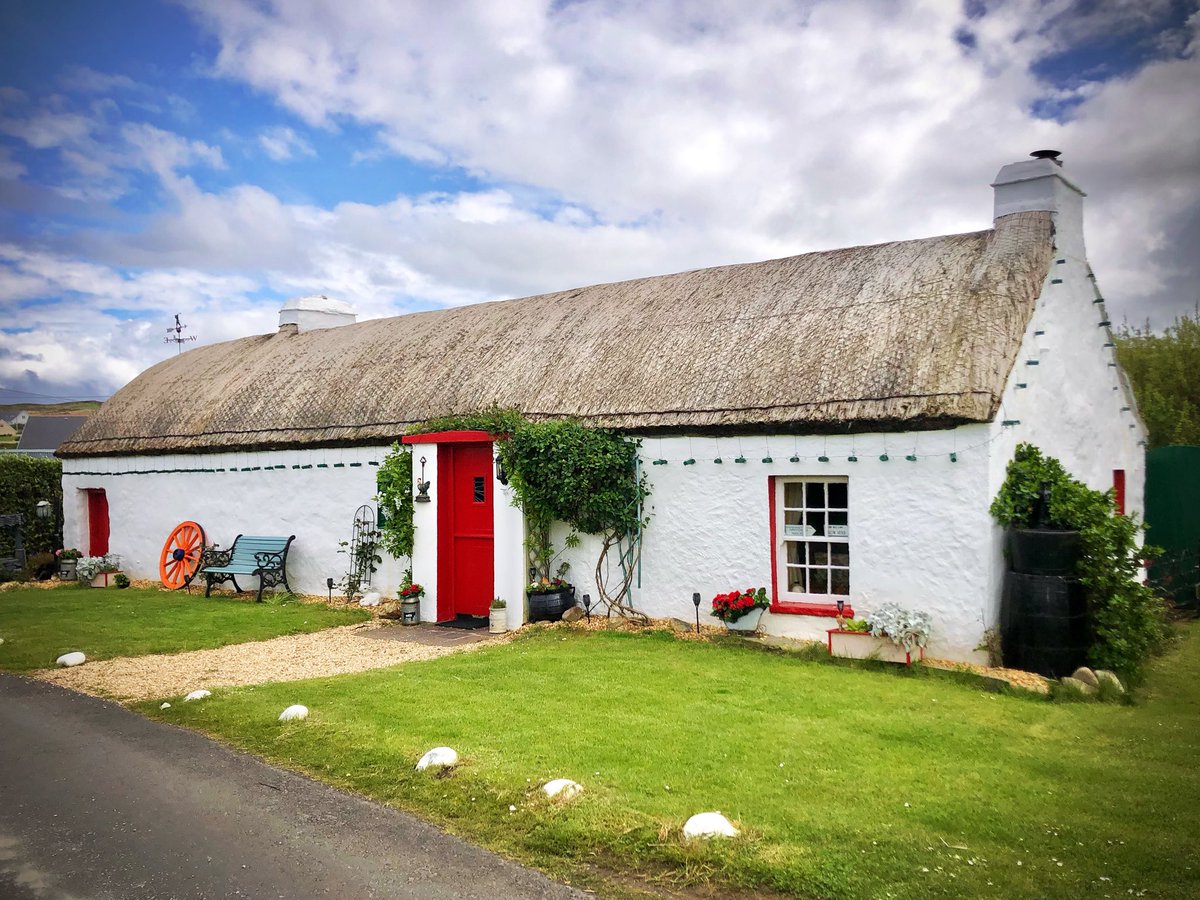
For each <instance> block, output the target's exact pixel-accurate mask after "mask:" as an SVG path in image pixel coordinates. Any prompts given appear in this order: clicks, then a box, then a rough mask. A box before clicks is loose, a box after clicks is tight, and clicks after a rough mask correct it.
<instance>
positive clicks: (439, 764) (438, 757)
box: [417, 747, 458, 772]
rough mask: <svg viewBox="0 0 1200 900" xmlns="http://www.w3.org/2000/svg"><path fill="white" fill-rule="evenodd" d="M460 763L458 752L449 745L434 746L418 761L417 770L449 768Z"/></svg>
mask: <svg viewBox="0 0 1200 900" xmlns="http://www.w3.org/2000/svg"><path fill="white" fill-rule="evenodd" d="M456 765H458V754H457V753H456V752H455V751H454V750H452V749H451V748H449V747H434V748H433V749H432V750H430V751H429V752H428V753H426V754H425V755H424V756H422V757H421V758H420V760H418V761H417V771H418V772H424V771H425V770H426V769H449V768H450V767H451V766H456Z"/></svg>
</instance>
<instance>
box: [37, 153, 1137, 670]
mask: <svg viewBox="0 0 1200 900" xmlns="http://www.w3.org/2000/svg"><path fill="white" fill-rule="evenodd" d="M993 188H994V192H995V193H994V221H993V223H992V225H991V227H989V228H988V229H987V230H984V231H978V232H974V233H971V234H958V235H950V236H944V237H934V238H928V239H923V240H909V241H899V242H894V243H888V244H880V245H876V246H865V247H852V248H848V249H844V250H833V251H827V252H820V253H808V254H804V255H801V256H794V257H790V258H785V259H777V260H770V261H766V262H757V263H749V264H746V265H735V266H722V267H718V268H711V269H702V270H698V271H693V272H684V273H680V274H675V275H665V276H660V277H654V278H643V279H637V280H634V281H626V282H621V283H616V284H603V285H594V286H591V287H585V288H580V289H576V290H571V291H565V292H562V293H556V294H547V295H542V296H537V297H528V298H525V299H521V300H511V301H505V302H497V303H484V304H479V305H475V306H467V307H458V308H452V309H444V310H437V311H432V312H423V313H415V314H412V315H406V316H399V317H395V318H390V319H380V320H373V321H367V322H363V323H360V324H344V323H345V322H346V320H347V317H348V315H349V313H348V310H347V309H344V308H342V307H341V306H337V307H336V308H335V307H329V308H326V307H324V306H323V305H322V304H320V303H315V302H313V303H309V302H307V301H300V302H298V303H290V304H288V305H287V306H285V308H284V310H283V311H282V312H281V319H280V321H281V326H280V330H279V332H278V333H275V334H266V335H259V336H255V337H249V338H244V339H241V340H236V341H231V342H228V343H224V344H217V345H213V346H207V347H201V348H199V349H196V350H193V351H191V352H188V353H184V354H182V355H181V356H178V357H172V358H170V359H168V360H166V361H164V362H162V363H160V364H159V365H157V366H155V367H154V368H152V369H150V370H149V371H147V372H145V373H143V374H142V375H140V376H139V377H138V378H136V379H135V380H134V381H133V382H131V383H130V384H129V385H127V386H126V387H125V388H123V389H122V390H121V391H120V392H119V393H117V394H116V395H115V396H114V397H113V398H112V399H111V400H109V401H108V402H107V403H105V404H104V406H103V407H102V408H101V410H100V411H99V412H98V413H97V414H95V415H94V416H92V417H91V418H90V420H89V421H88V422H87V424H85V425H84V426H83V427H82V428H81V429H80V430H79V432H78V433H76V434H75V436H74V437H73V438H72V439H71V440H70V441H68V442H67V443H66V444H65V445H64V446H63V447H62V448H61V450H60V455H61V456H62V457H63V458H64V467H63V468H64V474H63V490H64V508H65V510H66V526H65V528H66V530H65V539H66V541H67V543H68V544H72V543H74V544H77V545H79V546H81V547H83V546H86V545H87V541H88V535H89V534H92V535H95V534H104V535H105V536H107V535H108V533H109V531H110V530H111V540H112V544H113V548H112V549H113V550H115V551H116V552H119V553H120V554H121V555H122V559H123V561H124V564H125V568H126V570H127V571H128V572H129V573H130V574H131V575H134V576H137V577H153V576H155V575H156V573H157V571H158V559H159V553H160V549H161V547H162V544H163V541H164V540H165V537H166V535H167V534H168V533H169V532H170V531H171V529H172V528H173V527H174V526H175V525H176V524H177V523H179V522H180V521H182V520H194V521H197V522H199V523H201V524H202V525H203V526H204V528H205V529H206V530H207V533H208V537H209V540H210V541H212V540H216V541H219V542H220V543H221V544H222V545H223V546H228V545H229V544H230V543H231V542H232V540H233V538H234V536H235V535H237V534H239V533H242V532H245V533H250V534H284V535H287V534H295V535H296V541H295V543H294V544H293V547H292V551H291V556H290V558H289V566H288V568H289V580H290V581H291V584H292V586H293V587H294V588H296V589H297V590H300V591H303V592H307V593H314V594H316V593H321V594H323V593H324V592H325V591H326V579H327V578H328V577H336V576H338V575H340V573H341V572H344V571H345V569H346V562H345V557H344V556H339V555H338V549H339V546H338V542H339V541H340V540H344V539H346V537H347V536H348V532H349V527H350V522H351V518H352V516H353V514H354V511H355V509H356V508H357V507H358V506H359V505H360V504H363V503H369V502H370V500H371V497H372V495H373V494H374V493H375V472H374V468H373V464H377V463H378V462H379V461H380V460H381V459H382V458H383V457H384V455H385V453H386V452H387V449H388V447H389V445H390V444H391V443H392V442H393V441H394V440H397V439H399V438H400V437H401V436H402V435H404V434H405V431H406V429H407V428H409V427H410V426H411V425H413V424H414V423H420V422H424V421H428V420H430V419H433V418H437V417H442V416H448V415H456V414H466V413H471V412H477V411H479V410H481V409H485V408H487V407H489V406H491V405H493V404H496V405H499V406H505V407H515V408H517V409H519V410H521V411H522V412H524V413H525V414H526V415H527V416H530V417H534V418H537V417H542V418H545V417H568V416H569V417H575V418H578V419H580V420H582V421H583V422H585V423H588V424H592V425H598V426H604V427H609V428H615V429H619V430H621V431H623V432H625V433H627V434H629V435H631V436H635V437H639V438H641V440H642V450H641V456H642V460H643V464H644V471H645V473H646V475H647V477H648V478H649V482H650V486H651V489H652V494H651V497H650V499H649V503H648V507H647V509H646V513H647V514H648V515H649V517H650V524H649V527H648V528H647V529H646V530H645V532H644V535H643V543H642V558H641V571H640V576H639V580H638V582H637V587H636V588H635V591H634V595H633V602H634V604H635V605H636V606H637V607H638V608H640V609H642V610H644V611H645V612H646V613H648V614H650V615H652V616H677V617H680V618H688V619H690V618H691V617H692V615H693V614H694V612H693V607H692V603H691V597H692V594H693V592H699V593H700V595H701V596H702V597H703V598H704V600H705V601H707V600H708V599H709V598H711V597H712V596H713V595H714V594H716V593H718V592H723V591H728V590H731V589H734V588H744V587H748V586H757V585H767V586H768V590H769V592H770V594H771V600H772V603H771V608H770V611H769V613H768V614H767V615H766V616H765V617H764V627H765V629H766V631H768V632H770V633H773V634H777V635H787V636H796V637H808V638H818V639H823V638H824V632H825V629H826V628H828V627H830V626H831V625H832V617H833V616H834V614H835V612H836V603H837V601H839V600H841V601H843V602H844V603H845V607H846V612H847V614H851V613H853V614H855V615H862V614H864V613H867V612H870V611H872V610H873V609H875V608H877V607H878V606H879V605H880V604H882V603H884V602H886V601H895V602H897V603H900V604H901V605H903V606H906V607H909V608H916V609H922V610H925V611H927V612H928V613H930V615H931V616H932V619H933V624H934V639H933V642H932V645H931V652H932V653H933V654H934V655H937V656H942V657H950V658H956V659H964V660H968V659H979V658H980V657H979V654H977V652H976V651H975V647H976V646H977V645H978V644H979V642H980V640H981V637H982V634H983V631H984V629H985V628H987V627H988V626H990V625H993V624H995V623H996V619H997V612H998V606H999V599H1000V592H1001V582H1002V577H1003V570H1004V562H1003V555H1002V552H1001V543H1002V532H1001V530H1000V529H999V528H998V527H997V526H996V525H995V523H994V522H993V521H992V519H991V518H990V516H989V514H988V506H989V504H990V502H991V500H992V498H993V497H994V496H995V494H996V492H997V490H998V489H999V487H1000V484H1001V482H1002V480H1003V477H1004V470H1005V466H1006V464H1007V463H1008V461H1009V460H1010V459H1011V458H1012V455H1013V450H1014V448H1015V447H1016V445H1017V444H1018V443H1019V442H1022V441H1029V442H1032V443H1034V444H1037V445H1038V446H1040V447H1041V448H1042V449H1043V450H1044V451H1045V452H1047V453H1049V454H1051V455H1053V456H1057V457H1058V458H1060V459H1061V460H1062V461H1063V462H1064V464H1065V465H1066V466H1067V467H1068V469H1070V471H1071V472H1073V473H1074V474H1075V475H1076V476H1078V477H1080V478H1082V479H1083V480H1085V481H1086V482H1087V483H1088V484H1089V485H1091V486H1092V487H1095V488H1101V489H1103V488H1108V487H1112V486H1114V485H1116V486H1117V487H1118V490H1119V492H1120V493H1121V502H1122V503H1123V504H1124V507H1125V509H1127V510H1129V511H1135V512H1140V511H1141V507H1142V480H1143V453H1142V449H1141V446H1140V443H1141V442H1142V441H1143V440H1144V437H1145V433H1144V429H1143V426H1142V424H1141V422H1140V420H1139V417H1138V415H1137V412H1136V408H1135V404H1134V401H1133V397H1132V394H1131V392H1130V390H1129V388H1128V385H1127V383H1126V381H1125V379H1124V377H1123V375H1122V373H1121V371H1120V369H1119V367H1118V366H1117V362H1116V356H1115V353H1114V349H1113V344H1112V332H1111V328H1110V325H1109V323H1108V320H1107V315H1106V312H1105V303H1104V301H1103V298H1102V297H1101V295H1100V293H1099V290H1098V288H1097V286H1096V281H1095V277H1094V275H1093V272H1092V268H1091V266H1090V265H1089V264H1088V261H1087V257H1086V253H1085V249H1084V241H1083V223H1082V201H1083V196H1084V195H1083V192H1082V191H1081V190H1080V189H1079V188H1078V187H1077V186H1076V185H1075V184H1074V183H1073V182H1072V181H1071V180H1070V179H1069V178H1068V176H1067V174H1066V173H1065V171H1064V170H1063V168H1062V166H1061V164H1060V163H1059V162H1058V160H1057V159H1055V158H1053V157H1046V156H1045V155H1044V154H1043V155H1042V156H1041V157H1040V158H1036V159H1032V160H1028V161H1023V162H1018V163H1014V164H1012V165H1008V166H1005V167H1004V168H1003V169H1001V171H1000V173H999V175H998V176H997V178H996V180H995V183H994V184H993ZM516 264H519V262H517V261H514V265H516ZM323 326H331V327H323ZM493 440H494V436H493V435H489V434H480V433H474V432H450V433H441V434H429V435H421V436H419V437H415V438H410V442H411V444H412V446H413V449H414V454H413V455H414V468H415V469H417V471H415V472H414V480H415V479H416V478H417V477H420V476H422V475H423V476H424V479H425V480H428V481H431V482H432V484H433V487H432V489H431V491H430V497H431V502H429V503H422V504H417V512H416V519H415V521H416V525H417V544H416V550H415V553H414V558H413V559H412V561H411V562H412V567H413V574H414V577H415V579H416V580H417V581H418V582H420V583H422V584H423V585H425V586H426V588H427V590H428V593H427V595H426V597H425V600H424V601H423V603H424V605H423V608H422V618H424V619H427V620H428V619H435V618H436V619H439V620H441V619H446V618H451V617H453V616H455V615H456V614H461V613H471V614H475V613H477V612H480V611H485V610H486V606H487V603H488V601H489V600H490V599H491V598H492V597H493V596H499V597H502V598H504V599H506V600H507V601H508V609H509V617H510V624H512V625H518V624H520V623H521V622H522V621H523V619H524V616H525V613H524V609H525V606H524V603H523V602H522V601H523V585H524V582H525V581H526V577H527V572H526V570H525V563H524V553H523V549H522V539H523V535H524V526H523V520H522V517H521V514H520V512H519V511H518V510H516V509H515V508H513V507H512V505H511V503H510V494H509V491H508V489H507V488H506V487H505V486H503V485H502V484H500V483H499V482H498V480H497V478H496V477H495V474H494V471H493V456H494V445H493ZM100 517H104V521H103V523H102V525H103V527H101V523H100V522H99V518H100ZM91 549H93V550H95V549H97V548H95V547H93V548H91ZM596 554H597V543H596V542H595V541H585V542H584V544H583V546H581V547H580V548H579V549H578V550H576V551H573V552H572V553H571V554H570V558H571V561H572V563H573V566H572V569H571V572H572V574H573V575H574V577H573V579H572V580H573V581H574V582H575V584H576V589H577V591H578V592H579V593H580V594H582V593H586V592H590V593H592V594H593V596H595V595H596V590H595V586H594V584H593V583H592V572H593V570H594V567H595V563H596ZM407 563H408V561H407V560H399V561H391V560H389V561H388V562H387V564H385V566H384V567H383V569H382V571H381V572H380V573H379V576H378V578H377V581H378V582H381V583H382V586H383V587H384V588H385V589H392V588H394V587H395V585H396V584H397V583H398V582H399V579H400V576H401V573H402V571H403V569H404V567H405V565H406V564H407Z"/></svg>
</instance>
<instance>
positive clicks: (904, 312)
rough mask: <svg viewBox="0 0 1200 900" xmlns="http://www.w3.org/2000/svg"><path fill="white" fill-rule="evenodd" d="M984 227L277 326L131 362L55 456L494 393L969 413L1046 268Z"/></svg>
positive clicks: (705, 422)
mask: <svg viewBox="0 0 1200 900" xmlns="http://www.w3.org/2000/svg"><path fill="white" fill-rule="evenodd" d="M1052 248H1053V228H1052V225H1051V221H1050V215H1049V214H1048V213H1018V214H1014V215H1011V216H1005V217H1003V218H1001V219H999V220H998V221H997V223H996V227H995V228H994V229H993V230H989V231H981V232H976V233H973V234H960V235H951V236H949V237H937V238H929V239H925V240H916V241H899V242H895V243H890V244H879V245H876V246H870V247H853V248H850V249H845V250H832V251H828V252H822V253H806V254H804V255H802V256H792V257H788V258H785V259H775V260H769V261H767V262H758V263H749V264H745V265H735V266H720V267H717V268H712V269H700V270H697V271H694V272H683V273H680V274H677V275H663V276H659V277H654V278H639V279H635V280H633V281H623V282H618V283H615V284H599V285H594V286H592V287H585V288H578V289H576V290H570V291H562V292H560V293H555V294H543V295H540V296H536V297H526V298H524V299H521V300H505V301H499V302H492V303H481V304H478V305H475V306H464V307H458V308H453V309H443V310H437V311H434V312H422V313H413V314H411V315H406V316H397V317H395V318H390V319H375V320H372V321H367V322H361V323H359V324H357V325H346V326H342V327H338V328H329V329H321V330H315V331H308V332H305V333H302V334H294V333H292V334H289V333H285V332H280V333H276V334H267V335H260V336H256V337H248V338H243V339H241V340H236V341H230V342H228V343H224V344H216V345H212V346H207V347H200V348H197V349H196V350H192V351H190V352H188V353H184V354H182V355H180V356H177V357H172V358H170V359H168V360H166V361H164V362H162V363H159V364H158V365H156V366H154V367H153V368H151V369H149V370H147V371H146V372H144V373H142V374H141V375H139V376H138V377H137V378H135V379H134V380H133V381H132V382H130V383H129V384H128V385H127V386H126V387H124V388H123V389H122V390H121V391H119V392H118V393H117V394H116V395H114V396H113V397H112V399H111V400H109V401H108V402H107V403H105V404H104V406H103V407H102V408H101V409H100V411H99V412H98V413H96V414H95V415H93V416H92V417H91V419H90V420H89V421H88V422H87V424H86V425H84V426H83V427H82V428H81V429H80V430H79V431H78V432H77V433H76V434H75V435H74V437H73V438H72V439H71V440H70V441H69V442H68V443H67V444H65V445H64V446H63V447H62V448H61V449H60V451H59V452H60V455H62V456H92V455H109V454H130V453H154V452H180V451H183V452H187V451H202V450H233V449H249V448H263V447H289V446H311V445H320V444H338V443H366V442H371V443H374V442H384V441H390V440H392V439H394V438H396V437H397V436H398V435H400V434H402V433H403V431H404V430H405V428H406V427H407V426H409V425H411V424H413V423H416V422H422V421H425V420H428V419H430V418H434V417H441V416H447V415H457V414H462V413H469V412H476V411H479V410H482V409H486V408H487V407H489V406H491V405H493V404H496V405H499V406H504V407H515V408H517V409H519V410H521V411H523V412H524V413H525V414H526V415H528V416H530V417H535V418H536V417H547V416H575V417H578V418H580V419H582V420H583V421H585V422H587V423H590V424H595V425H604V426H611V427H617V428H622V429H629V430H637V431H643V432H654V431H659V432H662V431H669V430H679V431H689V432H706V431H707V432H714V431H722V430H724V431H730V430H743V431H752V430H768V431H828V430H832V429H840V430H849V429H853V430H865V429H868V428H889V429H919V428H935V427H945V426H947V425H952V424H958V423H965V422H983V421H988V420H989V419H991V418H992V417H993V416H994V415H995V413H996V411H997V409H998V407H999V403H1000V395H1001V392H1002V391H1003V389H1004V384H1005V381H1006V379H1007V377H1008V374H1009V372H1010V370H1011V368H1012V366H1013V363H1014V361H1015V358H1016V354H1017V350H1018V347H1019V345H1020V342H1021V338H1022V336H1023V334H1024V332H1025V327H1026V324H1027V323H1028V321H1029V318H1030V316H1031V314H1032V312H1033V308H1034V304H1035V302H1036V300H1037V297H1038V294H1039V292H1040V290H1041V285H1042V283H1043V280H1044V278H1045V276H1046V273H1047V270H1048V268H1049V266H1050V261H1051V255H1052Z"/></svg>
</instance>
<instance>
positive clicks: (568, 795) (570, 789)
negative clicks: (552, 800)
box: [542, 778, 583, 800]
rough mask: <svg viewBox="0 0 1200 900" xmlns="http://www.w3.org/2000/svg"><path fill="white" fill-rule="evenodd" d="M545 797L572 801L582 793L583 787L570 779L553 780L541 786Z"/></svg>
mask: <svg viewBox="0 0 1200 900" xmlns="http://www.w3.org/2000/svg"><path fill="white" fill-rule="evenodd" d="M542 790H543V791H545V793H546V796H547V797H557V798H559V799H561V800H573V799H574V798H576V797H578V796H579V795H580V794H582V793H583V785H582V784H579V783H578V782H575V781H572V780H571V779H570V778H555V779H554V780H553V781H547V782H546V783H545V784H544V785H542Z"/></svg>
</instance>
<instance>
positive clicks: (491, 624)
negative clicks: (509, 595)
mask: <svg viewBox="0 0 1200 900" xmlns="http://www.w3.org/2000/svg"><path fill="white" fill-rule="evenodd" d="M506 631H508V604H507V603H505V602H504V600H502V599H501V598H499V597H496V598H495V599H494V600H492V606H491V609H489V610H488V632H489V633H491V634H504V633H505V632H506Z"/></svg>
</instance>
